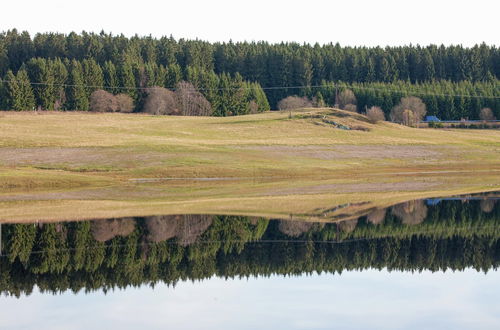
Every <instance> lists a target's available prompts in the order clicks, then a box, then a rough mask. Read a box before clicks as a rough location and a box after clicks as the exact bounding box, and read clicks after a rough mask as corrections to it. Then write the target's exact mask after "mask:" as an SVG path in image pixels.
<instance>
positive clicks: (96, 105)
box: [90, 89, 118, 112]
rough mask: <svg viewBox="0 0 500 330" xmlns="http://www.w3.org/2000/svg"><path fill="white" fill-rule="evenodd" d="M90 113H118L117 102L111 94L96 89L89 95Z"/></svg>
mask: <svg viewBox="0 0 500 330" xmlns="http://www.w3.org/2000/svg"><path fill="white" fill-rule="evenodd" d="M90 111H94V112H116V111H118V102H117V101H116V99H115V96H114V95H113V94H111V93H108V92H106V91H105V90H102V89H98V90H96V91H94V92H93V93H92V94H90Z"/></svg>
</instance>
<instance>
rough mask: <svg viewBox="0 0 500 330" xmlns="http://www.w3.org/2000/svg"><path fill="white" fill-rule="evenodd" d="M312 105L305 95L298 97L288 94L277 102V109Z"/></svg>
mask: <svg viewBox="0 0 500 330" xmlns="http://www.w3.org/2000/svg"><path fill="white" fill-rule="evenodd" d="M312 106H313V104H312V102H311V100H309V99H308V98H307V97H305V96H304V97H299V96H297V95H294V96H288V97H286V98H284V99H282V100H281V101H279V102H278V109H279V110H293V109H300V108H311V107H312Z"/></svg>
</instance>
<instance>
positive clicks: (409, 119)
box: [391, 96, 427, 126]
mask: <svg viewBox="0 0 500 330" xmlns="http://www.w3.org/2000/svg"><path fill="white" fill-rule="evenodd" d="M426 112H427V109H426V106H425V103H424V102H422V100H421V99H419V98H418V97H414V96H409V97H403V98H401V101H400V102H399V104H398V105H397V106H395V107H394V108H393V109H392V111H391V120H393V121H395V122H397V123H402V124H404V125H407V126H413V125H415V124H416V123H418V122H420V121H421V120H422V119H423V118H424V116H425V113H426Z"/></svg>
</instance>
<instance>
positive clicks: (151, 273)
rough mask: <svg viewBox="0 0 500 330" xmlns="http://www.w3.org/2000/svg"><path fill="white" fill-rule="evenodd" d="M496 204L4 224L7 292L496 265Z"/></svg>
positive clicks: (2, 278) (1, 263)
mask: <svg viewBox="0 0 500 330" xmlns="http://www.w3.org/2000/svg"><path fill="white" fill-rule="evenodd" d="M499 224H500V206H499V205H498V204H497V203H495V202H494V201H488V200H477V201H476V200H475V201H469V202H466V203H464V202H462V201H441V202H440V203H439V204H436V205H432V204H431V205H427V204H426V203H425V202H424V201H410V202H406V203H402V204H398V205H395V206H393V207H391V208H389V209H387V210H384V209H379V210H372V211H371V212H370V213H368V214H367V215H365V216H361V217H359V218H354V219H350V220H346V221H341V222H338V223H327V224H325V223H311V222H297V221H284V220H278V221H270V220H266V219H259V218H250V217H237V216H208V215H177V216H153V217H145V218H122V219H108V220H96V221H86V222H68V223H57V224H13V225H4V226H3V228H2V242H3V243H2V244H3V254H4V256H3V257H1V258H0V291H1V292H3V293H10V294H14V295H19V294H21V293H29V292H31V290H32V289H33V286H34V285H35V284H36V285H38V286H39V287H40V288H41V289H42V290H48V291H50V292H59V291H65V290H74V291H77V290H80V289H83V288H84V289H86V290H93V289H99V288H103V289H105V290H106V289H109V288H113V287H126V286H128V285H139V284H141V283H155V282H157V281H162V282H166V283H175V282H176V281H180V280H186V279H202V278H207V277H210V276H213V275H219V276H230V277H232V276H251V275H259V274H260V275H269V274H273V273H278V274H300V273H303V272H312V271H327V272H342V271H343V270H351V269H365V268H369V267H373V268H383V267H387V268H389V269H400V270H422V269H430V270H440V269H454V270H455V269H458V270H460V269H463V268H465V267H474V268H476V269H478V270H479V269H481V270H484V271H486V270H488V269H491V268H493V267H495V268H496V267H498V265H499V261H500V240H499V239H500V226H499Z"/></svg>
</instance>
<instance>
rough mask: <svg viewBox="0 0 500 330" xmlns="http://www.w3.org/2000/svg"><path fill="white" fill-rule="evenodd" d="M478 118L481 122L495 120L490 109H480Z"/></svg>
mask: <svg viewBox="0 0 500 330" xmlns="http://www.w3.org/2000/svg"><path fill="white" fill-rule="evenodd" d="M479 118H480V119H481V120H495V119H496V118H495V115H494V114H493V111H491V109H490V108H482V109H481V111H480V112H479Z"/></svg>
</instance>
